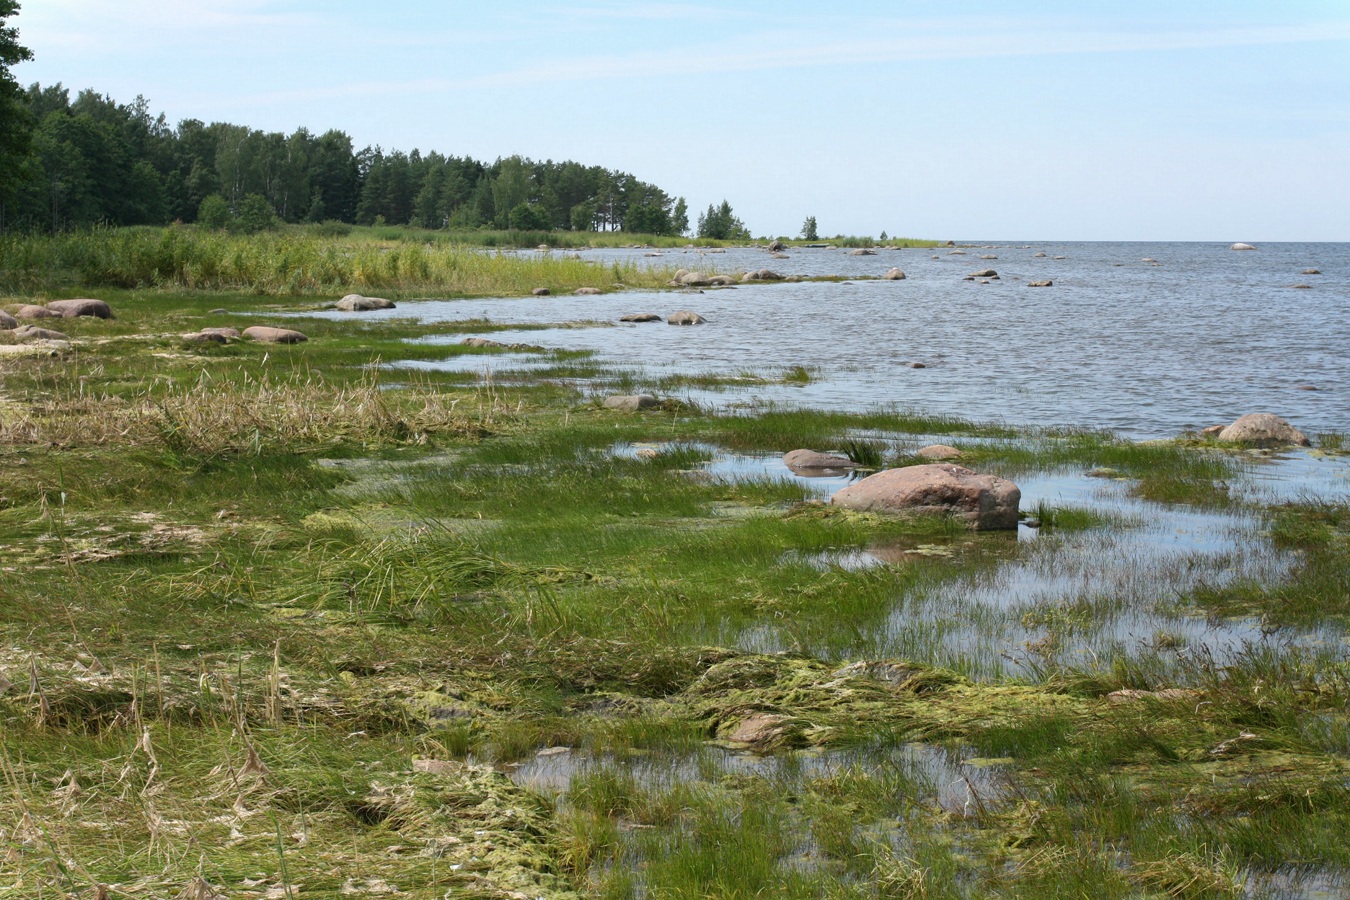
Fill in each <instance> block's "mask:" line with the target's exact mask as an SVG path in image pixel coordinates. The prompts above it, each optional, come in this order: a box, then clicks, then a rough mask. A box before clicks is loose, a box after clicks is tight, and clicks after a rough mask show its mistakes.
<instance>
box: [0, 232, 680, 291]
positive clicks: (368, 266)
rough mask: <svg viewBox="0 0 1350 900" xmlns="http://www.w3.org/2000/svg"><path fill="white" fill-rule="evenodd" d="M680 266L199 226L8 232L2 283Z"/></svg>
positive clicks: (411, 276) (466, 283)
mask: <svg viewBox="0 0 1350 900" xmlns="http://www.w3.org/2000/svg"><path fill="white" fill-rule="evenodd" d="M671 274H672V273H671V271H667V270H664V269H648V268H643V267H641V266H638V265H637V264H636V263H615V264H613V265H609V266H601V265H597V264H595V263H592V262H588V261H586V260H582V259H567V258H554V257H552V256H539V257H529V256H519V255H516V254H514V253H497V252H492V251H490V250H484V249H479V248H476V247H470V246H465V245H460V244H454V243H448V242H439V241H437V242H431V241H428V242H425V243H410V242H407V241H405V240H403V239H402V237H401V236H399V237H395V238H394V239H392V240H380V239H377V238H373V237H372V236H370V235H368V234H365V233H361V234H352V235H346V236H341V235H336V236H322V235H316V234H313V233H309V232H306V231H303V230H301V229H285V230H281V231H276V232H264V233H261V234H256V235H229V234H225V233H223V232H212V231H205V230H201V229H197V228H189V227H181V226H179V227H168V228H122V229H115V230H100V231H89V232H77V233H69V234H57V235H17V234H8V235H0V290H4V291H8V292H12V293H38V292H50V291H56V290H62V289H69V288H75V287H91V288H92V287H122V288H138V289H144V288H157V289H166V290H192V291H241V292H245V293H252V294H259V295H268V296H292V295H324V294H327V295H332V294H341V293H346V292H349V291H357V292H360V291H385V292H390V293H396V294H406V293H436V294H440V295H451V294H478V295H491V294H528V293H529V292H530V291H532V290H533V289H535V288H539V287H547V288H549V289H550V290H552V291H555V292H565V291H572V290H575V289H577V288H581V287H595V288H601V289H605V288H609V287H611V286H612V285H613V284H615V283H622V284H625V285H628V286H631V287H647V288H655V287H660V286H663V285H664V284H665V283H666V282H668V281H669V280H670V277H671Z"/></svg>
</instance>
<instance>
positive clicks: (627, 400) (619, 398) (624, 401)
mask: <svg viewBox="0 0 1350 900" xmlns="http://www.w3.org/2000/svg"><path fill="white" fill-rule="evenodd" d="M660 405H661V401H660V400H657V399H656V398H655V397H653V396H652V395H651V394H619V395H616V396H613V397H606V398H605V409H617V410H622V411H624V412H637V411H638V410H640V409H652V408H653V407H657V406H660Z"/></svg>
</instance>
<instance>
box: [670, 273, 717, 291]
mask: <svg viewBox="0 0 1350 900" xmlns="http://www.w3.org/2000/svg"><path fill="white" fill-rule="evenodd" d="M670 283H671V284H673V285H675V287H705V286H706V285H707V284H708V276H707V275H704V274H703V273H702V272H690V271H689V270H688V269H676V270H675V277H674V278H673V279H672V280H671V282H670Z"/></svg>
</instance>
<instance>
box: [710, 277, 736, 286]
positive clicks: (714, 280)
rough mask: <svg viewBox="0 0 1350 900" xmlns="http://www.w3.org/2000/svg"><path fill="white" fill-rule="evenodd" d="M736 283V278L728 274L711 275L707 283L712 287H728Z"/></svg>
mask: <svg viewBox="0 0 1350 900" xmlns="http://www.w3.org/2000/svg"><path fill="white" fill-rule="evenodd" d="M735 283H736V279H735V278H732V277H731V276H730V275H713V276H712V277H711V278H709V279H708V284H710V285H712V286H714V287H729V286H730V285H733V284H735Z"/></svg>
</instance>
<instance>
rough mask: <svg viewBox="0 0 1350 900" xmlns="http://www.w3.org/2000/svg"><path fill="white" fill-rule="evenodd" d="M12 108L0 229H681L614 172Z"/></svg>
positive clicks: (303, 134)
mask: <svg viewBox="0 0 1350 900" xmlns="http://www.w3.org/2000/svg"><path fill="white" fill-rule="evenodd" d="M11 99H12V101H13V102H12V108H11V109H10V110H9V111H8V114H7V115H6V116H5V118H7V119H9V120H10V121H11V122H12V123H14V125H15V128H16V129H22V130H25V131H27V132H28V133H27V135H26V137H27V140H25V141H18V140H16V141H14V142H13V144H14V146H15V147H17V148H19V149H20V151H21V152H11V153H10V154H9V158H8V160H7V163H6V164H5V165H4V166H3V168H4V169H5V172H4V175H5V178H4V179H3V182H0V228H7V229H24V230H50V231H58V230H63V229H69V228H78V227H86V226H91V225H157V224H165V223H168V222H173V221H181V222H196V221H198V219H199V217H201V216H203V215H204V214H205V216H206V218H207V219H208V220H209V222H208V224H212V225H216V224H220V223H221V222H222V221H229V222H240V221H244V222H248V223H253V225H254V226H256V225H257V223H259V222H261V223H263V224H266V223H267V222H268V221H269V220H273V219H274V220H279V221H283V222H323V221H339V222H346V223H354V224H358V225H374V224H390V225H415V226H420V227H423V228H479V227H485V228H499V229H508V228H512V229H521V230H540V231H542V230H552V229H571V230H578V231H618V230H622V231H630V232H635V233H643V234H664V235H677V234H684V233H686V232H687V231H688V230H689V212H688V207H687V205H686V203H685V200H684V198H682V197H672V196H670V195H669V194H667V193H666V192H665V191H663V190H662V189H661V188H659V187H657V186H656V185H653V184H649V183H647V182H644V181H641V180H639V179H638V178H636V177H634V176H633V175H631V174H629V173H627V172H619V171H614V170H611V169H606V168H603V167H600V166H586V165H582V164H581V163H577V162H572V161H570V160H569V161H566V162H554V161H552V160H547V161H544V162H538V161H535V160H531V159H527V158H524V157H521V156H510V157H507V158H505V159H498V160H496V161H495V162H492V163H485V162H481V161H479V160H475V159H471V158H469V157H458V156H446V155H442V154H440V153H437V152H430V153H427V154H425V155H424V154H422V153H421V152H419V151H417V150H413V151H412V152H410V153H404V152H403V151H399V150H393V151H385V150H383V149H381V148H380V147H378V146H377V147H366V148H364V149H360V150H357V149H355V148H354V146H353V144H352V140H351V138H350V137H349V136H348V135H346V134H345V133H343V132H342V131H338V130H336V129H334V130H329V131H326V132H324V133H323V134H317V135H316V134H313V133H311V132H310V131H309V130H307V129H305V128H300V129H297V130H296V131H294V132H292V133H291V134H283V133H280V132H264V131H259V130H257V129H253V128H249V127H246V126H243V125H233V124H229V123H225V122H213V123H211V124H209V125H208V124H206V123H204V122H202V121H200V120H197V119H185V120H184V121H182V122H179V123H178V125H177V126H176V127H171V126H170V125H169V124H168V122H167V121H166V120H165V117H164V116H163V115H162V114H161V115H154V114H153V113H152V112H151V111H150V108H149V103H148V102H147V101H146V100H145V98H143V97H137V98H136V99H135V100H134V101H132V102H131V103H117V102H115V101H114V100H113V99H112V98H111V97H108V96H104V95H102V94H99V93H97V92H95V91H93V90H84V91H81V92H80V93H79V94H78V95H77V96H76V97H75V99H73V100H72V99H71V98H70V92H69V91H68V90H67V89H66V88H64V87H63V86H62V85H60V84H56V85H52V86H48V87H42V86H41V85H37V84H34V85H32V86H30V87H29V88H27V89H26V90H16V91H14V92H13V96H12V98H11ZM25 145H26V146H25ZM0 149H2V148H0ZM724 205H725V203H724ZM710 209H711V208H710ZM728 210H729V208H728ZM222 211H223V212H222ZM222 216H224V219H222ZM723 221H724V220H723V219H720V218H719V219H718V220H717V222H716V223H715V224H718V225H720V224H721V223H722V222H723ZM736 224H737V225H739V222H738V221H737V222H736ZM719 230H720V229H719ZM709 236H712V235H709Z"/></svg>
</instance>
